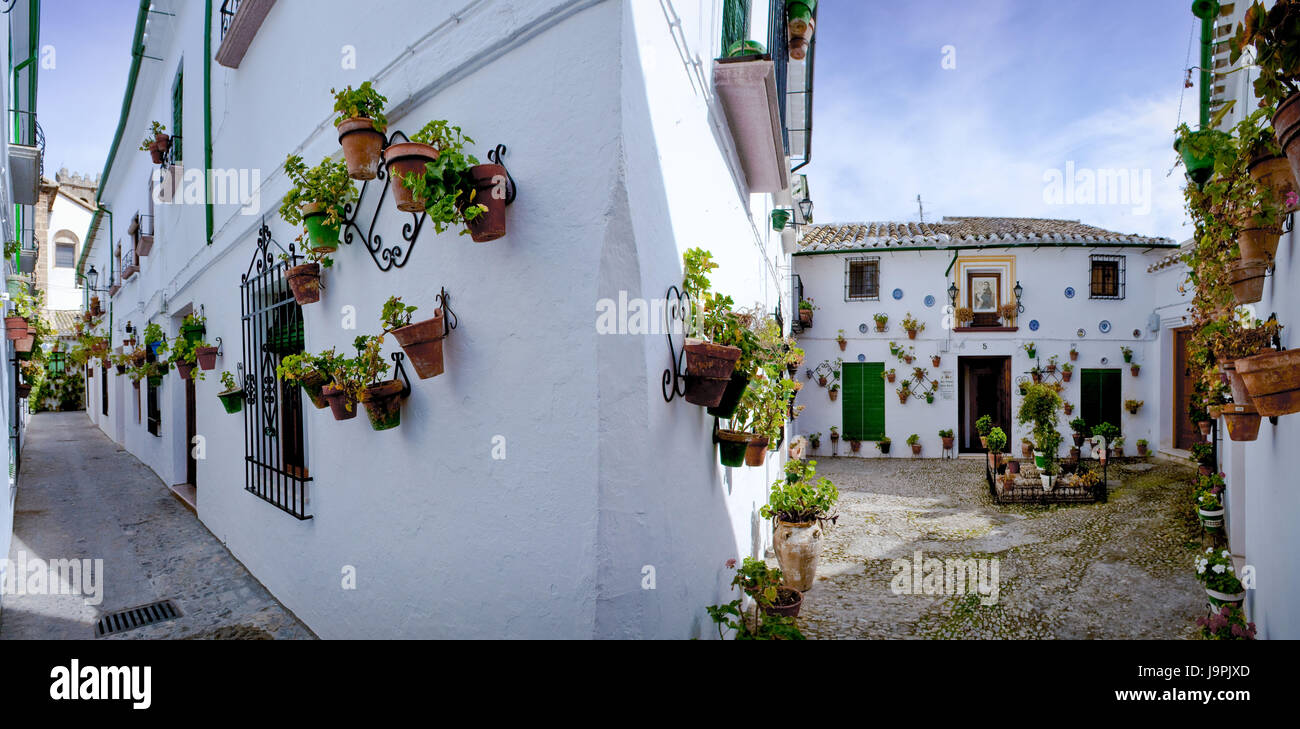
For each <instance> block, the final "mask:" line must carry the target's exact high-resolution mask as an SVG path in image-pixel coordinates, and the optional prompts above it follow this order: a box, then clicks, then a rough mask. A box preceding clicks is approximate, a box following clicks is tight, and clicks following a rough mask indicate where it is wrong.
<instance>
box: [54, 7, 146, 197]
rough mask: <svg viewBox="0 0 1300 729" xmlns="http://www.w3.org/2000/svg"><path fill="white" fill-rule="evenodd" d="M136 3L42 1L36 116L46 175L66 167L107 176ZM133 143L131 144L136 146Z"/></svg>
mask: <svg viewBox="0 0 1300 729" xmlns="http://www.w3.org/2000/svg"><path fill="white" fill-rule="evenodd" d="M139 6H140V4H139V3H138V2H136V1H135V0H45V1H44V2H42V3H41V46H42V48H45V49H46V50H44V51H43V52H42V54H41V57H42V58H43V59H48V58H49V57H50V52H49V49H52V50H53V59H52V60H53V63H52V65H53V68H50V67H49V65H51V64H49V63H46V64H45V65H44V67H42V68H41V70H40V76H39V77H38V79H39V80H38V84H39V86H38V90H37V96H36V116H37V118H38V119H39V120H40V124H41V129H42V130H43V131H44V132H45V174H46V176H47V177H53V176H54V173H55V172H56V171H58V170H59V169H62V168H64V167H66V168H68V170H69V171H71V172H80V173H82V174H86V175H90V176H94V175H97V174H99V173H100V172H101V171H102V170H103V169H104V160H105V159H106V158H107V157H108V148H109V146H110V145H111V144H112V143H113V134H114V133H115V132H116V131H117V121H118V117H119V116H120V114H121V110H122V95H123V93H125V92H126V75H127V72H128V71H129V70H130V68H131V37H132V34H133V33H134V31H135V16H136V10H137V9H138V8H139ZM135 136H136V135H131V136H130V137H129V138H128V139H127V140H126V141H124V142H123V144H126V143H127V142H128V141H129V142H131V143H132V145H131V147H132V148H134V147H135V144H137V143H138V142H139V140H136V139H135V138H134V137H135Z"/></svg>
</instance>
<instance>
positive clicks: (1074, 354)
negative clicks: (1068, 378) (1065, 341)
mask: <svg viewBox="0 0 1300 729" xmlns="http://www.w3.org/2000/svg"><path fill="white" fill-rule="evenodd" d="M1078 359H1079V353H1078V352H1077V351H1075V350H1073V349H1071V350H1070V361H1071V362H1074V361H1076V360H1078Z"/></svg>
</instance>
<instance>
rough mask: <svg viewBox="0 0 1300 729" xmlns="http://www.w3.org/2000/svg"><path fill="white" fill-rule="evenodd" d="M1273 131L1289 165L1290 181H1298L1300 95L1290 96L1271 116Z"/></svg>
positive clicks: (1299, 171) (1299, 172)
mask: <svg viewBox="0 0 1300 729" xmlns="http://www.w3.org/2000/svg"><path fill="white" fill-rule="evenodd" d="M1273 130H1274V132H1276V134H1277V142H1278V144H1279V145H1280V146H1281V147H1282V153H1283V154H1285V155H1286V158H1287V161H1288V162H1289V163H1290V165H1291V181H1292V183H1293V184H1294V183H1295V182H1296V181H1298V180H1300V94H1291V95H1290V96H1288V97H1287V98H1286V100H1285V101H1283V102H1282V103H1281V104H1278V106H1277V111H1276V112H1275V113H1274V114H1273Z"/></svg>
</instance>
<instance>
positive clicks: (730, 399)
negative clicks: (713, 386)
mask: <svg viewBox="0 0 1300 729" xmlns="http://www.w3.org/2000/svg"><path fill="white" fill-rule="evenodd" d="M746 387H749V377H748V376H747V375H746V374H744V373H743V372H733V373H732V374H731V381H730V382H728V383H727V389H726V390H723V391H722V400H721V401H719V402H718V404H717V405H716V406H714V407H711V408H709V409H708V413H709V415H712V416H714V417H717V418H723V419H726V418H730V417H731V416H732V415H735V414H736V408H738V407H740V398H741V396H743V395H744V394H745V388H746Z"/></svg>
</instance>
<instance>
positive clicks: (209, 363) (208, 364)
mask: <svg viewBox="0 0 1300 729" xmlns="http://www.w3.org/2000/svg"><path fill="white" fill-rule="evenodd" d="M194 358H195V359H197V360H198V364H199V369H201V370H203V371H205V372H206V371H209V370H214V369H216V367H217V348H216V347H195V348H194Z"/></svg>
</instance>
